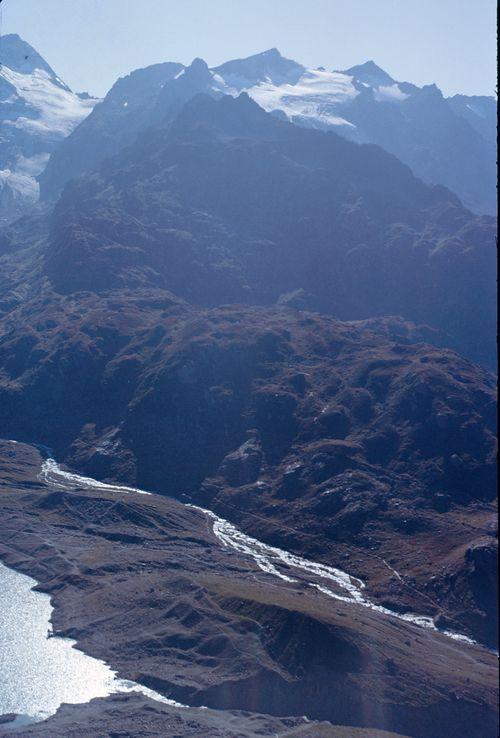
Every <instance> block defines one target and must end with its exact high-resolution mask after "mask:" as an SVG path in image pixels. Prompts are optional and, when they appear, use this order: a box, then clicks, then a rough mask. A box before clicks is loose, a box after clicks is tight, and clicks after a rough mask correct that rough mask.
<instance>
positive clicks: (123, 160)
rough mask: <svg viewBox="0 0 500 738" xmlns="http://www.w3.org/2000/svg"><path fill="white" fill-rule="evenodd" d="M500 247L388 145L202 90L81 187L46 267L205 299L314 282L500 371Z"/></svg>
mask: <svg viewBox="0 0 500 738" xmlns="http://www.w3.org/2000/svg"><path fill="white" fill-rule="evenodd" d="M174 81H177V80H174ZM165 89H166V88H165ZM305 244H307V247H305ZM495 251H496V249H495V221H494V220H493V219H489V218H476V217H474V216H471V214H470V213H468V212H467V211H466V210H464V209H463V208H462V207H461V205H460V204H459V202H458V201H457V200H456V199H455V198H454V197H453V196H452V195H451V194H450V193H449V192H446V191H445V190H442V189H439V188H434V189H432V188H428V187H426V186H424V185H423V184H422V183H421V182H420V181H418V180H416V179H415V178H414V177H413V176H412V175H411V173H410V171H409V170H408V169H407V168H406V167H404V166H402V165H401V164H399V162H397V161H396V160H395V159H394V158H392V157H390V156H388V155H386V154H385V153H384V152H383V151H382V150H381V149H378V148H376V147H371V146H366V147H359V146H357V145H354V144H350V143H348V142H346V141H344V140H343V139H341V138H339V137H338V136H336V135H334V134H332V133H328V134H325V133H322V132H318V131H306V130H302V129H298V128H296V127H295V126H292V125H290V124H286V123H282V122H280V121H277V120H275V119H273V118H272V117H271V116H269V115H266V114H265V113H264V112H263V111H262V110H261V109H260V108H258V106H257V105H255V104H254V103H253V102H252V101H251V100H250V99H249V98H248V97H245V96H241V97H240V98H239V99H237V100H233V99H232V98H229V97H224V98H222V99H221V100H219V101H215V100H212V99H210V98H208V97H203V96H202V97H199V98H196V99H195V100H194V101H192V102H191V103H189V104H188V105H187V106H186V108H185V109H184V110H183V112H182V113H181V114H180V116H179V117H178V118H177V119H176V121H174V122H173V123H172V124H171V125H170V126H167V127H166V128H159V129H157V130H156V131H154V132H151V134H150V135H148V136H146V137H144V138H143V139H142V140H141V141H138V142H137V143H136V144H135V145H134V146H132V147H131V148H130V149H128V150H127V152H124V153H123V154H122V155H120V156H118V157H117V158H115V159H114V160H112V161H110V162H108V163H107V164H106V165H105V166H103V167H102V168H101V170H100V173H99V174H95V175H92V176H89V177H87V178H83V179H81V180H80V181H78V182H75V183H74V184H73V185H72V186H70V187H68V188H67V190H66V191H65V193H64V195H63V197H62V199H61V201H60V202H59V204H58V205H57V207H56V210H55V213H54V218H53V233H52V238H51V244H50V247H49V249H48V251H47V260H46V267H47V273H48V275H49V276H50V278H51V280H52V281H53V283H54V285H55V286H56V288H57V289H58V290H60V291H65V292H71V291H75V290H89V289H91V290H98V291H102V290H106V289H113V288H114V289H117V288H119V289H121V288H123V287H130V288H134V289H135V288H138V287H141V288H143V287H146V286H147V287H155V288H163V289H168V290H171V291H173V292H175V293H176V294H179V295H181V296H182V297H183V298H185V299H187V300H188V301H190V302H194V303H197V304H202V305H220V304H223V303H225V302H243V303H247V304H248V303H251V304H252V303H253V304H270V303H273V302H276V301H279V300H280V298H281V296H283V295H286V294H290V293H293V292H294V291H297V290H303V291H304V293H306V294H307V295H309V297H308V300H307V303H308V305H307V306H308V307H309V308H313V309H317V310H321V311H322V312H329V313H333V314H335V315H336V316H338V317H341V318H343V319H365V318H370V317H373V316H375V315H387V314H392V315H394V314H395V315H402V316H403V317H404V318H406V319H410V320H413V321H414V322H417V323H427V324H429V325H431V326H432V327H434V328H437V329H439V330H440V331H441V332H442V334H443V336H445V339H444V340H445V342H446V343H447V344H448V345H450V346H452V347H453V348H455V349H458V350H460V351H461V352H463V353H465V354H466V355H468V356H469V357H471V358H473V359H475V360H479V361H483V362H485V363H487V364H489V365H492V364H493V362H494V361H495V359H494V356H495V343H494V342H495V326H494V308H493V306H494V301H495V280H494V264H495ZM188 275H189V276H188ZM478 294H480V295H481V300H480V301H478V300H477V295H478Z"/></svg>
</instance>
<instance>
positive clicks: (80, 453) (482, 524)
mask: <svg viewBox="0 0 500 738" xmlns="http://www.w3.org/2000/svg"><path fill="white" fill-rule="evenodd" d="M197 67H198V69H195V71H196V74H198V73H199V74H200V76H201V78H202V79H203V77H206V69H205V68H204V67H203V66H202V65H201V64H198V65H197ZM179 79H181V77H178V79H177V80H172V87H174V84H173V83H174V82H175V83H177V82H178V80H179ZM164 92H166V88H165V87H164V88H163V90H162V95H163V93H164ZM158 100H159V98H158ZM37 218H38V219H37ZM37 218H35V216H32V218H31V220H30V219H23V221H22V222H21V223H19V224H15V225H14V226H13V227H12V228H11V231H10V236H9V238H10V240H6V241H5V242H4V246H3V256H2V266H3V273H4V274H5V276H4V277H3V278H2V279H3V295H4V300H3V303H2V307H3V315H2V317H1V321H0V360H1V362H2V365H3V366H4V371H3V373H2V375H1V377H0V406H1V408H2V414H1V424H0V436H3V437H6V438H15V439H18V440H23V439H30V440H31V441H34V442H37V443H41V444H44V445H46V446H49V447H51V448H53V449H54V450H55V452H56V454H57V456H58V457H59V458H60V459H61V460H64V461H65V462H66V463H69V464H71V465H72V466H73V467H75V468H77V469H80V470H82V471H84V472H85V473H86V474H91V475H92V476H94V477H96V478H99V479H103V478H108V479H119V480H121V481H122V482H124V483H126V484H133V485H138V486H140V487H142V488H146V489H150V490H154V491H155V492H157V493H162V494H169V495H174V496H178V497H181V498H182V499H186V500H189V501H191V502H194V503H195V504H201V505H202V506H203V507H209V508H211V509H212V510H216V511H217V512H218V513H219V514H223V515H224V516H225V517H227V518H229V519H230V520H231V521H233V522H236V523H237V524H239V525H241V527H242V528H243V529H244V530H245V531H246V532H247V533H250V534H251V535H254V536H256V537H258V538H261V539H263V540H264V541H265V542H266V543H268V544H271V545H278V546H280V547H282V548H284V549H286V550H289V551H292V553H295V554H300V555H305V556H307V557H311V558H318V557H322V556H324V557H325V560H328V561H330V562H332V563H334V565H335V566H338V567H340V565H341V563H342V561H343V557H344V556H345V557H346V559H348V560H349V561H350V562H352V564H353V567H354V571H355V573H356V576H360V577H362V578H363V579H368V580H369V591H370V593H371V594H372V595H373V597H374V598H375V599H376V601H377V603H378V604H380V605H381V606H385V605H386V604H387V603H389V604H390V607H391V609H394V610H397V611H398V612H405V611H407V610H408V609H410V610H411V611H415V612H420V613H423V614H426V615H428V616H429V617H431V616H432V617H435V618H436V619H437V622H438V623H442V624H443V627H447V628H450V629H453V630H459V631H460V632H462V633H465V634H467V635H468V636H472V637H474V638H477V639H479V640H481V642H487V643H493V642H494V638H495V597H494V589H493V582H494V576H495V561H496V558H495V540H494V530H493V528H492V527H491V518H492V515H493V509H494V508H493V504H494V494H495V462H494V449H495V437H494V433H495V395H494V377H493V376H492V375H491V374H489V373H488V371H486V370H484V369H482V368H480V367H479V366H476V365H474V364H472V363H471V362H470V361H469V360H467V359H465V358H462V357H460V356H459V355H458V354H456V353H455V352H454V351H452V350H450V349H447V348H444V347H443V345H446V344H449V345H452V346H454V347H460V348H461V350H462V351H463V352H468V353H469V354H470V355H475V356H476V357H480V358H482V359H484V360H485V362H486V361H487V362H491V361H492V360H493V357H492V351H493V346H494V330H493V327H494V323H493V314H494V312H493V308H494V269H493V266H494V256H495V249H494V235H493V234H494V225H495V223H494V220H493V219H492V218H487V217H476V216H472V215H471V214H470V213H469V212H468V211H467V210H465V209H464V208H463V206H462V205H461V204H460V202H459V201H458V200H457V198H456V197H455V196H454V195H452V194H451V193H450V192H449V191H447V190H445V189H444V188H442V187H429V186H427V185H425V184H424V183H423V182H421V181H420V180H418V179H416V178H415V177H414V176H413V174H412V173H411V171H410V170H409V168H408V167H406V166H404V165H403V164H401V163H400V162H399V161H398V160H397V159H396V158H395V157H393V156H391V155H389V154H387V153H386V152H385V151H384V150H383V149H381V148H379V147H377V146H373V145H358V144H355V143H352V142H349V141H346V140H345V139H343V138H342V137H340V136H338V135H336V134H335V133H333V132H323V131H317V130H310V129H304V128H300V127H297V126H294V125H292V124H290V123H288V122H285V121H281V120H278V119H276V118H275V117H273V116H271V115H269V114H267V113H265V112H264V111H263V110H262V109H261V108H260V107H259V106H258V105H257V104H256V103H255V102H254V101H253V100H252V99H251V98H250V97H249V96H248V95H246V94H242V95H241V96H239V97H238V98H233V97H231V96H222V97H220V98H219V99H214V98H213V97H212V96H209V95H206V94H203V95H198V96H196V97H194V98H193V99H191V100H189V101H188V102H187V103H186V104H185V105H184V106H183V107H182V108H181V110H180V112H179V113H178V114H177V115H176V117H175V118H174V119H173V120H166V121H165V122H164V123H163V124H162V125H159V126H157V127H156V128H151V129H149V130H148V131H147V132H146V133H144V134H142V135H139V136H138V138H137V139H136V140H135V142H134V143H133V144H131V145H130V146H128V147H127V148H126V149H124V150H122V151H121V152H120V153H118V154H117V155H115V156H114V157H111V158H109V159H106V160H105V161H104V162H103V163H102V165H101V167H100V169H99V170H98V171H96V172H94V173H92V174H89V175H84V176H82V177H80V178H79V179H77V180H74V181H73V182H72V183H70V184H68V186H67V187H66V188H65V190H64V193H63V195H62V197H61V198H60V200H59V202H58V203H57V205H56V207H55V209H54V211H53V213H52V214H51V216H50V222H49V223H47V221H46V219H44V217H43V214H40V215H38V216H37ZM21 227H22V228H23V229H24V230H23V231H22V232H21V231H20V230H19V229H20V228H21ZM44 229H46V230H44ZM16 234H17V235H16ZM30 234H31V235H30ZM478 294H481V296H482V302H481V303H478V300H477V295H478ZM329 314H330V315H329ZM331 314H334V315H335V316H336V318H341V319H343V321H344V322H339V320H338V319H334V318H333V317H331ZM391 314H392V315H402V316H403V317H401V318H397V317H392V318H390V317H389V318H388V317H386V316H387V315H391ZM408 320H412V321H413V322H412V323H410V322H408ZM415 323H417V324H423V325H415ZM425 323H426V324H427V325H425ZM431 343H434V344H435V346H434V347H433V346H432V345H430V344H431ZM47 418H51V422H50V423H47ZM183 495H184V497H182V496H183ZM471 521H474V523H473V524H472V522H471ZM436 539H438V540H439V541H440V545H439V546H436ZM369 552H373V556H372V555H371V554H369ZM388 561H389V562H390V565H389V566H387V565H386V563H384V562H388ZM391 567H392V569H391ZM394 571H396V572H398V574H399V572H401V571H404V575H403V574H399V576H400V577H401V580H399V579H398V577H397V576H396V575H395V574H394ZM394 577H396V580H397V581H395V580H394ZM398 582H399V584H398ZM429 582H430V583H429Z"/></svg>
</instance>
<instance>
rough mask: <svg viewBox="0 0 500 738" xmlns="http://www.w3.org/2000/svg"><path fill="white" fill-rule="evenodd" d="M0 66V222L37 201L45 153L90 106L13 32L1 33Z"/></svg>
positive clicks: (91, 103) (90, 102) (92, 101)
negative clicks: (38, 179)
mask: <svg viewBox="0 0 500 738" xmlns="http://www.w3.org/2000/svg"><path fill="white" fill-rule="evenodd" d="M0 61H1V66H0V221H1V220H5V219H12V218H13V217H16V216H17V215H20V214H21V213H23V212H25V211H26V209H27V208H29V207H30V206H31V205H32V204H33V203H35V202H36V201H37V200H38V194H39V192H38V191H39V187H38V182H37V176H38V175H39V174H40V173H41V172H42V171H43V169H44V167H45V165H46V163H47V161H48V159H49V156H50V154H51V153H52V152H53V151H54V150H55V148H56V147H57V146H58V144H60V143H61V141H63V139H64V138H66V136H68V135H69V134H70V133H71V131H72V130H73V129H74V128H75V127H76V126H77V125H78V124H79V123H80V122H81V121H82V120H84V118H86V116H87V115H88V114H89V112H90V111H91V110H92V108H93V107H94V105H95V103H96V102H97V100H96V99H94V98H91V97H89V96H88V95H85V94H83V95H77V94H75V93H74V92H72V91H71V90H70V89H69V87H68V86H67V85H66V84H64V82H62V80H61V79H59V77H58V76H57V75H56V73H55V72H54V70H53V69H52V68H51V67H50V66H49V65H48V64H47V62H46V61H45V60H44V59H42V57H41V56H40V55H39V54H38V53H37V52H36V51H35V49H33V48H32V47H31V46H30V45H29V44H27V43H26V42H25V41H23V40H22V39H21V38H20V37H19V36H17V35H16V34H11V35H8V36H4V37H3V38H2V59H1V60H0Z"/></svg>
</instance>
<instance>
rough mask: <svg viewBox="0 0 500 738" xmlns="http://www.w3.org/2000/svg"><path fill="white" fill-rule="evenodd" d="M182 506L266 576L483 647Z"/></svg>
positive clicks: (46, 473)
mask: <svg viewBox="0 0 500 738" xmlns="http://www.w3.org/2000/svg"><path fill="white" fill-rule="evenodd" d="M39 476H40V479H41V480H42V481H44V482H45V483H46V484H47V485H49V486H52V487H56V488H59V489H68V487H70V486H71V485H73V486H80V487H82V486H83V487H90V488H93V489H97V490H102V491H114V492H121V493H126V494H146V495H150V494H151V493H150V492H145V491H144V490H140V489H137V488H135V487H126V486H122V485H113V484H108V483H105V482H99V481H97V480H95V479H92V478H90V477H84V476H80V475H78V474H74V473H71V472H67V471H64V470H63V469H61V467H60V466H59V464H58V463H57V462H56V461H55V460H54V459H46V460H45V461H44V462H43V464H42V469H41V472H40V475H39ZM177 501H178V500H177ZM178 502H179V501H178ZM180 504H185V503H180ZM186 507H188V508H190V509H192V510H196V511H198V512H199V513H201V514H202V515H205V516H206V518H207V519H208V520H210V521H211V522H212V530H213V533H214V535H215V537H216V538H217V539H218V540H219V541H220V543H221V545H222V546H224V547H226V548H229V549H233V550H234V551H237V552H238V553H240V554H242V555H243V556H248V557H249V558H251V559H253V561H254V562H255V564H256V565H257V566H258V567H259V569H261V571H263V572H265V573H266V574H269V575H271V576H274V577H276V578H279V579H281V580H282V581H284V582H287V583H291V584H292V583H295V584H302V585H306V586H309V587H312V588H314V589H316V590H318V591H319V592H321V593H322V594H323V595H325V596H327V597H330V598H332V599H335V600H339V601H341V602H345V603H348V604H352V605H354V606H360V607H364V608H367V609H369V610H372V611H374V612H378V613H380V614H381V615H385V616H387V617H390V618H395V619H397V620H400V621H404V622H406V623H410V624H412V625H415V626H417V627H419V628H423V629H426V630H431V631H434V632H435V633H440V634H441V635H443V636H446V637H447V638H450V639H452V640H454V641H460V642H462V643H463V644H465V645H470V646H480V647H481V648H483V646H481V644H479V643H477V641H474V640H473V639H472V638H469V637H468V636H466V635H464V634H462V633H457V632H454V631H451V630H442V629H440V628H438V627H437V626H436V625H435V623H434V621H433V619H432V618H431V617H428V616H426V615H418V614H415V613H399V612H395V611H393V610H390V609H389V608H387V607H383V606H382V605H376V604H375V603H373V602H371V601H370V600H369V599H368V598H367V597H366V595H365V594H364V590H365V583H364V582H363V581H362V580H361V579H359V578H357V577H354V576H351V575H350V574H348V573H347V572H345V571H342V570H341V569H337V568H335V567H331V566H328V565H326V564H320V563H317V562H314V561H310V560H309V559H304V558H302V557H300V556H296V555H295V554H292V553H289V552H288V551H284V550H283V549H280V548H276V547H274V546H269V545H267V544H265V543H262V542H261V541H258V540H257V539H255V538H252V537H250V536H247V535H246V534H245V533H243V532H242V531H240V530H239V529H238V528H236V527H235V526H234V525H232V523H229V522H228V521H227V520H224V518H221V517H219V516H218V515H216V514H215V513H213V512H212V511H211V510H205V509H204V508H201V507H198V506H196V505H190V504H186ZM488 650H489V649H488Z"/></svg>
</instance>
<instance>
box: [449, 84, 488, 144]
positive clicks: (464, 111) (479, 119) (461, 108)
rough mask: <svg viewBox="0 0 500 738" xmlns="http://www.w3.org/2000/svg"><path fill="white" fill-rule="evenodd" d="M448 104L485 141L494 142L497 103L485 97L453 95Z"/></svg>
mask: <svg viewBox="0 0 500 738" xmlns="http://www.w3.org/2000/svg"><path fill="white" fill-rule="evenodd" d="M447 99H448V104H449V105H450V107H451V108H452V110H454V112H455V113H457V115H460V116H461V117H462V118H465V120H467V121H468V122H469V123H470V125H471V126H472V127H473V128H475V130H476V131H477V132H478V133H480V134H481V136H483V138H485V139H486V140H487V141H494V142H496V137H497V103H496V100H495V98H494V97H487V96H485V95H454V96H453V97H449V98H447Z"/></svg>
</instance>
